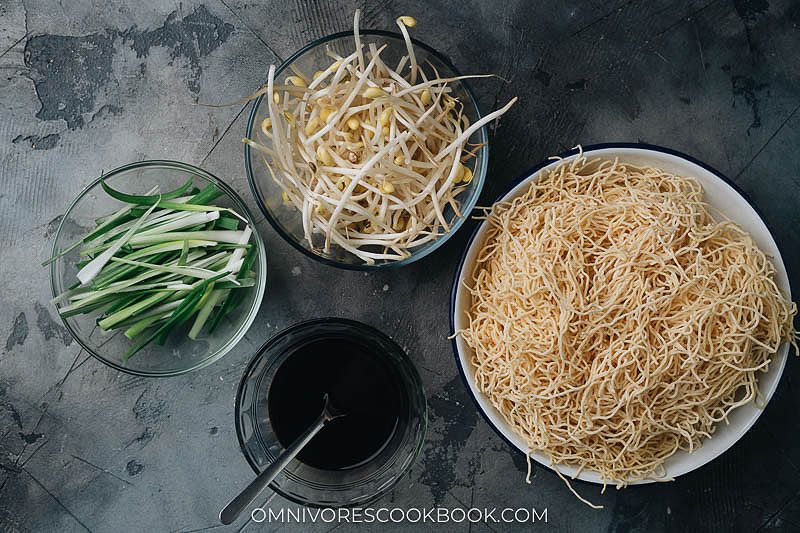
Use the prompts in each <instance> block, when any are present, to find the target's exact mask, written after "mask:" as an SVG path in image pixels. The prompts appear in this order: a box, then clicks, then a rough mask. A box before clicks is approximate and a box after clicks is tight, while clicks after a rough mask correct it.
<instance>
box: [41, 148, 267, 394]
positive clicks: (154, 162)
mask: <svg viewBox="0 0 800 533" xmlns="http://www.w3.org/2000/svg"><path fill="white" fill-rule="evenodd" d="M143 167H144V168H146V167H165V168H172V169H177V170H182V171H185V172H190V173H192V174H195V175H198V176H201V177H203V178H204V179H206V180H208V181H210V182H211V183H214V184H215V185H217V186H219V187H220V189H221V190H222V191H223V192H224V193H225V194H227V195H228V196H230V197H231V198H233V199H234V200H236V202H238V203H239V204H241V205H240V207H241V208H242V210H243V211H244V213H242V214H243V215H244V216H245V218H247V220H248V221H249V223H250V226H252V228H253V236H254V238H255V240H256V245H257V246H258V247H259V254H258V260H259V263H260V264H263V265H264V268H263V273H262V275H261V276H260V278H261V279H260V280H259V282H258V284H257V285H256V287H254V289H255V290H257V291H258V294H257V295H256V297H255V299H254V300H253V305H252V307H251V309H250V310H249V311H248V314H247V318H246V319H245V321H244V322H242V325H241V326H240V327H239V329H237V330H236V332H235V333H234V334H233V335H232V336H231V338H230V339H229V340H228V341H227V342H226V343H225V344H224V345H223V346H222V347H221V348H220V349H219V350H217V352H216V353H214V354H211V355H209V356H208V357H206V358H205V359H203V360H202V361H200V362H198V363H197V364H196V365H194V366H191V367H189V368H185V369H182V370H173V371H169V372H147V371H142V370H135V369H132V368H128V367H125V366H123V365H120V364H117V363H115V362H113V361H110V360H107V359H104V358H103V357H102V356H100V354H98V353H95V351H94V349H93V348H92V347H90V346H88V345H87V344H86V343H85V342H84V341H83V339H81V337H80V336H79V335H76V334H75V332H74V331H73V330H72V327H71V326H70V324H69V323H68V322H67V321H66V320H65V319H64V318H63V317H62V316H61V314H60V313H59V315H58V316H59V319H61V322H62V323H63V324H64V327H66V328H67V331H69V334H70V335H71V336H72V338H73V339H75V342H77V343H78V344H80V346H81V348H83V349H84V350H86V352H87V353H88V354H89V355H91V356H92V357H94V358H95V359H97V360H98V361H100V362H101V363H103V364H105V365H108V366H110V367H111V368H113V369H115V370H119V371H120V372H124V373H126V374H131V375H134V376H141V377H148V378H153V377H156V378H160V377H172V376H180V375H182V374H187V373H189V372H193V371H195V370H199V369H201V368H205V367H206V366H208V365H210V364H212V363H214V362H216V361H219V360H220V359H222V357H224V356H225V355H227V354H228V352H230V351H231V350H232V349H233V348H234V347H235V346H236V345H237V344H238V343H239V341H241V340H242V338H243V337H244V336H245V334H246V333H247V330H248V329H250V326H251V325H252V324H253V321H254V320H255V318H256V315H257V314H258V310H259V309H260V308H261V301H262V300H263V298H264V293H265V291H266V287H267V253H266V248H265V247H264V240H263V239H262V238H261V235H260V234H259V233H258V228H256V225H255V218H254V217H253V214H252V213H251V212H250V209H248V207H247V204H246V203H245V202H244V200H243V199H242V197H241V196H239V194H238V193H237V192H236V191H234V190H233V188H232V187H231V186H230V185H228V184H227V183H225V182H224V181H222V180H221V179H220V178H218V177H217V176H215V175H214V174H212V173H210V172H208V171H207V170H203V169H202V168H198V167H195V166H193V165H190V164H188V163H182V162H180V161H171V160H168V159H148V160H144V161H137V162H135V163H128V164H127V165H122V166H121V167H117V168H115V169H114V170H112V171H110V172H107V173H104V174H102V175H100V176H99V177H97V178H95V179H93V180H92V181H91V182H90V183H89V184H88V185H86V186H85V187H84V188H83V189H81V192H79V193H78V195H77V196H76V197H75V199H74V200H72V202H70V204H69V206H68V207H67V209H66V210H65V211H64V215H63V217H62V218H61V222H59V224H58V228H57V229H56V232H55V234H54V236H53V255H56V254H57V253H58V252H59V250H57V249H56V244H57V243H58V237H59V235H61V231H62V229H63V226H64V222H65V221H66V220H67V217H68V215H69V214H70V213H72V210H73V209H74V208H75V206H76V205H77V203H78V202H79V201H80V200H81V199H82V198H83V197H84V196H85V195H86V194H87V193H88V192H89V191H90V190H91V189H92V188H94V187H95V186H96V185H97V184H98V183H100V180H103V179H108V178H110V177H112V176H115V175H117V174H120V173H122V172H126V171H128V170H134V169H137V168H143ZM61 260H62V259H59V260H58V261H54V262H53V263H52V264H51V265H50V290H51V291H52V293H53V296H54V297H55V296H56V295H57V292H56V291H57V288H56V282H55V279H56V265H57V263H58V262H59V261H61Z"/></svg>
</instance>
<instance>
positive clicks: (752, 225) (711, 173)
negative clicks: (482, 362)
mask: <svg viewBox="0 0 800 533" xmlns="http://www.w3.org/2000/svg"><path fill="white" fill-rule="evenodd" d="M584 153H585V154H586V155H588V156H589V157H590V158H594V157H603V158H611V159H613V158H615V157H618V158H619V159H620V161H623V162H626V163H632V164H635V165H649V166H653V167H657V168H661V169H663V170H666V171H669V172H673V173H675V174H678V175H681V176H690V177H694V178H696V179H697V180H698V181H699V182H700V183H701V184H702V185H703V188H704V189H705V199H706V201H707V202H708V203H709V204H711V205H712V206H713V207H715V208H717V209H718V210H719V211H720V212H721V213H722V214H724V215H725V216H726V217H728V218H730V219H731V220H733V221H734V222H736V223H738V224H739V225H740V226H741V227H743V228H744V229H745V230H747V231H748V232H749V233H750V235H752V236H753V239H754V240H755V242H756V243H757V244H758V246H759V247H760V248H761V250H763V251H764V252H765V253H766V254H767V255H769V256H770V257H771V258H772V261H773V263H774V265H775V275H776V280H775V281H776V282H777V285H778V287H779V288H780V289H781V291H782V292H783V293H784V294H786V295H788V294H790V289H789V278H788V276H787V274H786V268H785V267H784V264H783V260H782V259H781V253H780V251H779V250H778V246H777V244H776V243H775V240H774V239H773V237H772V234H771V233H770V231H769V229H768V228H767V225H766V224H765V223H764V221H763V220H762V218H761V216H760V215H759V214H758V212H757V211H756V209H755V208H754V206H753V205H752V204H751V202H750V200H748V199H747V198H746V197H745V195H744V193H743V192H741V191H740V190H739V189H738V188H737V187H736V186H735V185H734V184H733V182H731V181H730V180H729V179H728V178H726V177H725V176H723V175H722V174H720V173H719V172H717V171H716V170H714V169H713V168H711V167H709V166H708V165H705V164H703V163H701V162H699V161H696V160H694V159H693V158H691V157H689V156H686V155H684V154H681V153H679V152H675V151H673V150H669V149H666V148H660V147H656V146H650V145H643V144H603V145H594V146H590V147H587V148H585V149H584ZM574 157H577V154H576V152H575V151H572V152H569V153H568V154H566V155H565V156H564V158H565V159H567V160H569V159H572V158H574ZM556 164H558V162H556V161H552V162H551V161H547V162H545V163H543V164H541V165H539V166H537V167H534V168H533V169H531V171H530V173H529V174H528V176H527V177H524V178H523V179H522V180H521V181H519V182H518V183H516V184H515V185H514V186H513V187H512V189H511V190H510V191H509V192H508V193H506V194H505V195H503V196H502V197H501V198H500V200H502V201H509V200H511V199H513V198H515V197H517V196H519V195H520V194H521V193H522V192H524V190H525V189H526V188H527V186H528V184H529V183H531V181H532V180H535V179H537V178H538V177H539V175H540V172H541V171H543V170H547V169H548V168H551V167H552V166H554V165H556ZM487 230H488V225H487V224H486V223H485V222H484V223H482V224H481V225H480V226H479V227H478V228H477V229H476V230H475V232H474V233H473V235H472V237H471V239H470V241H469V243H468V245H467V248H466V251H465V253H464V256H463V257H462V259H461V263H460V265H459V267H458V270H457V271H456V277H455V280H454V283H453V291H452V296H451V303H450V306H451V308H450V314H451V316H450V320H451V328H453V329H452V330H453V331H457V330H459V329H462V328H465V327H466V324H467V311H468V309H469V306H470V302H471V297H470V294H469V291H467V290H466V289H465V288H464V286H465V283H466V281H467V280H470V279H471V278H472V271H473V268H474V266H475V259H476V256H477V254H478V252H479V250H480V249H481V248H482V246H483V243H484V241H485V239H486V232H487ZM453 345H454V350H455V355H456V360H457V363H458V366H459V369H460V371H461V375H462V377H463V379H464V382H465V383H466V385H467V388H468V390H469V392H470V394H471V395H472V397H473V398H474V400H475V402H476V403H477V405H478V409H479V410H480V411H481V412H482V413H483V415H484V417H485V418H486V421H487V422H488V423H489V425H491V426H492V427H493V428H494V430H495V431H496V432H497V433H498V434H500V435H501V436H502V437H503V438H504V439H505V440H506V441H508V442H509V443H510V444H511V445H512V446H514V447H515V448H517V449H519V450H520V451H521V452H523V453H525V452H526V451H527V448H526V445H525V442H524V441H523V439H522V438H521V437H520V436H519V435H518V434H517V433H516V432H515V431H514V430H513V429H512V428H511V426H509V425H508V424H507V423H506V422H505V420H504V419H503V417H502V415H501V414H500V413H499V412H498V411H497V409H495V408H494V406H492V404H491V402H490V400H489V399H488V398H487V397H486V396H484V395H483V393H481V392H480V391H479V390H478V388H477V386H476V384H475V379H474V378H475V373H474V369H473V368H472V364H471V363H470V358H471V356H472V350H471V349H470V348H469V346H467V344H466V343H465V342H464V341H463V340H462V339H461V338H460V337H456V338H455V339H454V340H453ZM788 352H789V346H788V343H786V344H784V345H783V346H781V348H780V349H779V350H778V353H777V354H776V355H775V357H774V359H773V361H772V363H771V364H770V366H769V371H768V372H766V373H764V374H760V377H759V388H760V391H761V394H762V395H763V398H764V400H765V405H766V402H768V401H769V399H770V398H771V397H772V395H773V393H774V392H775V389H776V388H777V387H778V382H779V381H780V378H781V374H782V373H783V368H784V366H785V364H786V358H787V354H788ZM762 411H763V409H762V408H759V407H756V406H755V405H754V404H753V403H752V402H751V403H749V404H747V405H744V406H742V407H739V408H738V409H736V410H734V411H733V412H732V413H731V415H730V417H729V421H730V423H729V424H728V425H726V424H724V423H723V424H720V425H718V426H717V428H716V431H715V433H714V435H713V437H712V438H711V439H707V440H705V441H704V442H703V445H702V446H701V447H700V448H699V449H698V450H695V451H694V452H693V453H687V452H678V453H676V454H675V455H673V456H672V457H670V458H669V459H668V460H667V461H666V463H665V466H666V470H667V475H668V476H671V477H677V476H680V475H682V474H685V473H687V472H691V471H692V470H695V469H696V468H700V467H701V466H703V465H704V464H706V463H708V462H709V461H711V460H713V459H714V458H716V457H718V456H720V455H721V454H722V453H724V452H725V451H726V450H727V449H728V448H730V447H731V446H733V445H734V444H735V443H736V441H738V440H739V439H740V438H741V437H742V436H743V435H744V434H745V433H746V432H747V430H748V429H750V428H751V427H752V426H753V424H755V422H756V420H758V417H759V416H760V415H761V412H762ZM532 458H533V459H534V460H535V461H536V462H538V463H540V464H542V465H544V466H548V460H547V458H546V457H545V455H544V454H542V453H539V452H536V453H533V454H532ZM559 470H560V471H561V472H562V473H563V474H565V475H568V476H570V477H575V478H577V479H580V480H583V481H589V482H592V483H602V480H601V478H600V475H599V474H598V473H597V472H594V471H588V470H584V471H583V472H581V473H580V474H578V473H577V469H576V468H574V467H568V466H559ZM653 481H655V480H642V481H639V482H638V483H651V482H653Z"/></svg>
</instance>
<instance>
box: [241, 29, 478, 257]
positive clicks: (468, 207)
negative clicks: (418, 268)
mask: <svg viewBox="0 0 800 533" xmlns="http://www.w3.org/2000/svg"><path fill="white" fill-rule="evenodd" d="M359 36H378V37H392V38H394V39H398V40H403V36H402V35H401V34H399V33H396V32H392V31H387V30H373V29H365V30H359ZM344 37H353V32H352V31H351V30H348V31H340V32H336V33H332V34H330V35H326V36H324V37H320V38H319V39H315V40H313V41H311V42H309V43H307V44H306V45H304V46H303V47H301V48H300V49H298V50H297V51H296V52H294V53H293V54H292V55H291V56H289V57H288V58H287V59H286V60H284V61H283V62H282V63H281V64H280V66H278V68H276V69H275V78H277V77H278V76H279V75H280V74H281V73H282V72H283V71H285V70H286V69H287V68H289V67H290V66H291V65H292V64H293V63H294V62H295V61H296V60H297V59H298V58H299V57H301V56H302V55H303V54H305V53H306V52H308V51H310V50H313V49H315V48H317V47H319V46H322V45H324V44H326V43H329V42H331V41H334V40H337V39H341V38H344ZM411 42H412V43H413V44H414V46H415V47H419V48H421V49H423V50H425V51H426V52H428V53H429V54H431V55H432V56H434V57H436V59H437V60H439V61H441V62H442V63H443V64H444V65H445V66H446V67H447V68H449V69H450V70H451V71H452V72H453V75H455V76H461V71H459V70H458V69H457V68H456V67H455V65H453V63H452V62H451V61H450V60H449V59H448V58H447V57H446V56H445V55H444V54H442V53H440V52H438V51H437V50H436V49H435V48H433V47H432V46H430V45H427V44H425V43H423V42H422V41H419V40H417V39H414V38H411ZM459 82H460V83H461V85H462V86H463V87H464V92H466V94H467V96H468V97H469V99H470V102H471V103H472V106H471V107H472V108H473V109H474V110H475V116H476V120H475V121H476V122H477V121H478V120H480V119H481V118H482V117H483V115H482V114H481V109H480V105H479V104H478V99H477V98H476V97H475V93H474V92H473V91H472V88H471V87H470V86H469V83H468V82H467V80H459ZM263 98H264V95H263V94H262V95H260V96H259V97H258V98H256V99H255V100H254V101H253V104H252V109H251V111H250V117H249V118H248V120H247V131H246V135H247V138H248V139H250V138H252V133H253V125H254V124H255V120H256V115H257V114H258V110H259V108H260V107H261V101H262V100H263ZM478 132H480V133H481V134H482V135H483V136H484V137H485V138H486V139H487V142H486V144H484V145H483V146H481V147H480V149H479V157H476V161H479V162H480V168H476V172H475V173H474V176H473V180H472V181H473V183H474V186H473V192H472V197H471V199H470V200H468V202H467V203H466V204H464V205H463V206H461V215H462V216H461V217H456V219H455V221H454V222H453V224H452V225H451V226H450V229H449V230H448V231H447V233H445V234H443V235H442V236H441V237H439V238H438V239H436V240H435V241H433V243H431V245H430V246H429V247H427V248H423V249H422V250H421V251H415V252H412V253H411V255H410V256H408V257H406V258H405V259H400V260H398V261H390V262H386V263H377V264H374V265H368V264H366V263H353V264H351V263H343V262H341V261H336V260H334V259H329V258H327V257H323V256H321V255H318V254H315V253H314V252H312V251H311V250H309V249H308V248H306V247H305V246H303V245H302V244H301V241H299V240H298V239H295V238H294V237H293V236H292V235H290V234H289V233H288V232H286V231H284V229H283V227H282V226H281V224H280V223H279V222H278V221H277V219H276V218H275V217H273V215H272V212H271V211H270V210H269V209H268V208H267V206H266V204H265V203H264V201H263V200H262V199H261V195H259V194H258V190H257V188H256V183H255V182H256V180H255V175H254V173H253V165H252V162H251V159H250V145H248V144H245V145H244V166H245V171H246V173H247V181H248V183H249V184H250V191H251V192H252V194H253V198H254V199H255V202H256V205H258V208H259V209H260V210H261V212H262V213H263V215H264V217H265V218H266V219H267V222H269V224H270V226H272V227H273V229H275V231H276V232H278V234H279V235H280V236H281V237H282V238H283V240H285V241H286V242H288V243H289V244H291V245H292V247H294V248H295V249H297V250H299V251H300V252H302V253H303V254H304V255H306V256H308V257H311V258H312V259H314V260H315V261H319V262H321V263H323V264H326V265H330V266H334V267H337V268H342V269H345V270H357V271H374V270H383V269H391V268H400V267H403V266H406V265H409V264H411V263H413V262H415V261H418V260H420V259H422V258H423V257H426V256H428V255H430V254H432V253H433V252H435V251H436V250H438V249H439V248H440V247H441V246H442V245H444V243H445V242H447V241H448V240H449V239H450V238H451V237H452V236H453V235H454V234H455V233H456V232H457V231H458V230H459V228H461V226H462V225H463V224H464V223H465V222H466V221H467V219H469V215H470V213H471V212H472V210H473V209H474V208H475V205H476V204H477V203H478V198H479V197H480V195H481V192H482V191H483V185H484V182H485V181H486V174H487V173H488V170H489V142H488V139H489V134H488V126H487V125H484V126H483V127H481V128H480V129H479V130H478ZM476 133H477V132H476Z"/></svg>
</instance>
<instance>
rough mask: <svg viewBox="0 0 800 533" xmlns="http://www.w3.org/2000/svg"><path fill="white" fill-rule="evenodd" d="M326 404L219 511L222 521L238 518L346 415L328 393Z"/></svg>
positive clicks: (226, 523) (325, 397)
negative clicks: (329, 425)
mask: <svg viewBox="0 0 800 533" xmlns="http://www.w3.org/2000/svg"><path fill="white" fill-rule="evenodd" d="M324 400H325V406H324V407H323V409H322V413H320V415H319V416H318V417H317V419H316V420H315V421H314V423H313V424H311V426H310V427H309V428H308V429H307V430H306V431H305V433H303V434H302V435H300V436H299V437H297V439H295V441H294V442H293V443H292V445H291V446H289V447H288V448H287V449H286V450H285V451H284V452H283V453H282V454H281V455H280V456H279V457H278V458H277V459H276V460H275V462H274V463H272V464H271V465H269V466H268V467H267V468H266V469H265V470H264V471H263V472H261V473H260V474H259V475H258V476H257V477H256V478H255V479H254V480H253V481H252V482H251V483H250V484H249V485H248V486H247V488H245V489H244V490H243V491H242V492H240V493H239V495H238V496H236V497H235V498H234V499H232V500H231V502H230V503H229V504H228V505H226V506H225V508H224V509H222V511H220V513H219V519H220V521H221V522H222V523H223V524H225V525H228V524H231V523H233V521H234V520H236V518H238V516H239V515H240V514H241V512H242V511H243V510H244V508H245V507H247V506H248V505H250V503H252V501H253V500H254V499H255V497H256V496H258V495H259V494H260V493H261V491H262V490H264V488H265V487H266V486H267V485H269V484H270V483H271V482H272V480H273V479H275V478H276V477H277V476H278V474H280V473H281V471H282V470H283V469H284V468H286V466H287V465H288V464H289V463H290V462H292V459H294V458H295V457H296V456H297V454H298V453H300V450H302V449H303V448H304V447H305V445H306V444H308V443H309V441H311V439H313V438H314V435H316V434H317V433H319V431H320V430H321V429H322V428H323V427H324V426H325V424H327V423H328V422H330V421H331V420H336V419H337V418H340V417H342V416H344V415H345V413H342V412H340V411H338V410H337V409H336V408H335V407H334V406H333V405H332V404H331V401H330V397H329V396H328V395H327V394H326V395H325V396H324Z"/></svg>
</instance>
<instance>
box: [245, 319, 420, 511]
mask: <svg viewBox="0 0 800 533" xmlns="http://www.w3.org/2000/svg"><path fill="white" fill-rule="evenodd" d="M335 338H340V339H341V338H347V339H349V340H355V341H357V342H359V343H362V344H365V345H367V346H368V347H370V349H371V350H372V351H373V353H383V354H385V355H386V358H387V362H388V363H389V364H391V365H392V367H393V368H394V369H395V370H397V371H398V374H399V375H400V378H401V382H402V383H403V388H404V391H405V396H406V402H405V403H406V408H407V409H408V412H407V418H406V419H405V420H404V421H403V422H401V425H400V426H399V427H398V430H397V431H395V433H394V436H393V437H392V438H391V440H390V441H389V443H388V444H387V445H386V446H385V447H384V448H383V450H382V451H381V452H380V453H379V454H378V455H377V456H376V457H375V458H373V459H371V460H370V461H369V462H367V463H366V464H364V465H362V466H358V467H355V468H350V469H346V470H321V469H317V468H314V467H311V466H309V465H306V464H304V463H302V462H300V461H298V460H297V459H295V460H293V461H292V462H291V463H289V466H287V467H286V468H285V469H284V470H283V472H281V473H280V474H279V475H278V477H277V478H275V480H274V481H273V482H272V483H271V484H270V487H271V488H272V490H274V491H275V492H277V493H279V494H280V495H281V496H283V497H284V498H287V499H289V500H291V501H293V502H295V503H299V504H301V505H307V506H310V507H346V506H353V505H364V504H366V503H368V502H370V501H373V500H375V499H376V498H378V497H379V496H380V495H382V494H384V493H385V492H386V491H388V490H389V489H391V488H392V486H394V484H395V483H397V482H398V481H399V480H400V478H401V477H402V476H403V475H404V474H405V473H406V472H407V471H408V470H409V468H410V467H411V465H412V463H413V462H414V459H416V457H417V455H418V454H419V452H420V450H421V449H422V444H423V443H424V441H425V431H426V428H427V406H426V402H425V393H424V390H423V387H422V382H421V380H420V377H419V374H418V373H417V371H416V369H415V368H414V366H413V364H412V363H411V361H410V360H409V358H408V356H407V355H406V353H405V352H404V351H403V350H402V349H401V348H400V347H399V346H398V345H397V344H396V343H395V342H394V341H392V340H391V339H390V338H389V337H387V336H386V335H384V334H383V333H381V332H380V331H378V330H376V329H374V328H372V327H369V326H367V325H365V324H361V323H360V322H355V321H352V320H345V319H339V318H321V319H316V320H310V321H307V322H301V323H299V324H296V325H294V326H292V327H290V328H288V329H286V330H284V331H282V332H280V333H278V334H277V335H275V336H274V337H273V338H272V339H270V340H269V341H267V342H266V344H264V346H262V347H261V349H260V350H259V351H258V353H256V355H255V357H253V360H252V361H251V362H250V364H249V366H248V367H247V370H246V371H245V373H244V376H243V377H242V382H241V384H240V385H239V391H238V393H237V395H236V434H237V436H238V438H239V445H240V446H241V448H242V452H243V453H244V456H245V458H246V459H247V462H248V463H250V466H251V467H253V470H254V471H255V472H256V474H258V473H260V472H261V471H262V470H264V469H265V468H266V467H267V466H268V465H269V464H270V463H272V462H273V461H275V459H277V457H278V456H279V455H280V454H281V453H282V452H283V451H284V448H283V445H282V444H281V443H280V441H279V440H278V438H277V436H276V435H275V432H274V430H273V428H272V425H271V423H270V417H269V410H268V406H267V398H268V397H269V392H270V385H271V382H272V378H273V376H274V375H275V372H276V371H277V370H278V368H279V367H280V365H281V363H283V361H285V360H286V359H287V358H288V357H289V356H290V355H291V354H292V353H294V352H295V351H296V350H297V349H299V348H300V347H302V346H304V345H305V344H306V343H309V342H313V341H319V340H322V339H335ZM310 371H313V369H310Z"/></svg>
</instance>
